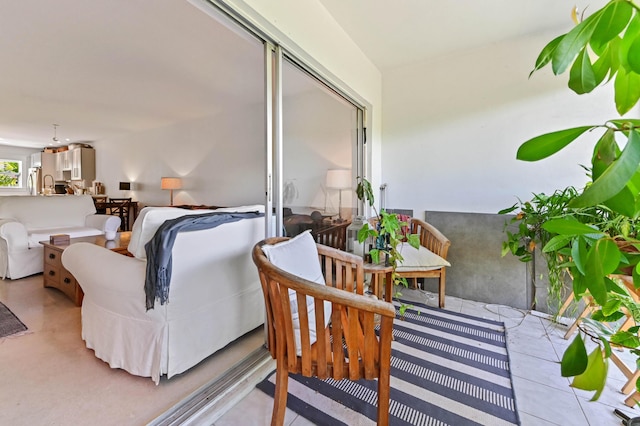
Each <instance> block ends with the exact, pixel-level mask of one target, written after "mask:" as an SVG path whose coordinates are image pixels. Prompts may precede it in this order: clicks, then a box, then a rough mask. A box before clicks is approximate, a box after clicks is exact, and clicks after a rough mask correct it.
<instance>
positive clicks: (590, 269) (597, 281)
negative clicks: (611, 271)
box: [584, 246, 608, 305]
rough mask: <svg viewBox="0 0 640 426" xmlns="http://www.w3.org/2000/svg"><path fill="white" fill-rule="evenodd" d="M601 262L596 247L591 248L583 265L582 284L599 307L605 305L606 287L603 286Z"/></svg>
mask: <svg viewBox="0 0 640 426" xmlns="http://www.w3.org/2000/svg"><path fill="white" fill-rule="evenodd" d="M605 275H606V274H605V273H604V265H603V261H602V259H601V258H600V256H599V252H598V250H597V249H596V246H593V247H591V249H590V250H589V252H588V254H587V262H586V264H585V274H584V278H585V279H584V282H585V285H586V286H587V288H588V289H589V292H590V293H591V295H592V296H593V298H594V299H595V301H596V302H597V303H598V304H599V305H604V304H605V303H607V299H608V296H607V287H606V285H605V281H604V276H605Z"/></svg>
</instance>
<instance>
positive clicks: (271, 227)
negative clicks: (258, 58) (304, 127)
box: [188, 0, 370, 237]
mask: <svg viewBox="0 0 640 426" xmlns="http://www.w3.org/2000/svg"><path fill="white" fill-rule="evenodd" d="M188 1H189V3H191V4H192V5H194V6H195V7H197V8H199V9H200V10H202V11H203V12H205V13H207V14H209V15H210V16H213V17H214V19H216V20H218V21H220V22H222V23H223V24H224V22H225V21H231V25H233V24H234V23H235V25H236V27H234V30H237V31H243V30H244V31H245V32H246V33H248V34H250V35H252V36H254V37H256V38H257V39H258V40H260V41H262V43H263V45H264V75H265V91H264V92H265V111H264V119H265V154H266V160H265V161H266V165H265V166H266V175H265V199H264V203H265V237H271V236H282V235H283V233H284V226H283V196H282V195H283V130H282V105H283V99H282V66H283V60H284V58H286V59H287V60H288V61H290V62H292V63H293V64H294V65H296V66H297V67H299V68H300V69H301V70H302V71H304V72H306V73H307V74H308V75H309V76H310V77H312V78H315V79H316V80H317V81H318V82H320V83H321V84H322V85H323V86H325V87H326V88H327V89H329V90H331V91H332V92H334V93H335V94H337V95H338V96H340V97H341V98H343V99H344V100H345V101H347V102H348V103H350V104H352V105H353V106H354V107H355V108H356V110H357V119H356V120H357V124H356V129H355V131H356V148H355V149H356V155H355V158H354V160H355V161H354V162H355V164H353V170H355V171H356V176H364V177H368V178H370V173H369V170H368V167H367V165H368V164H369V158H370V153H368V152H367V141H366V133H367V132H366V127H365V126H366V123H367V108H366V106H365V105H364V104H363V102H360V101H358V100H357V99H356V97H357V95H355V94H352V93H349V92H348V91H347V90H343V88H341V87H340V86H338V85H337V84H334V83H333V82H332V81H331V78H330V77H329V76H328V71H326V72H323V71H322V70H320V69H318V68H317V67H314V66H313V65H312V64H311V63H310V62H309V61H305V60H303V59H302V58H301V57H299V56H297V55H296V54H295V53H294V52H292V51H290V50H287V49H286V47H285V46H282V45H281V43H279V42H278V40H277V39H276V37H275V36H273V35H272V34H271V33H270V32H269V30H267V29H266V25H261V24H259V23H258V22H256V20H255V19H252V18H251V17H250V16H248V15H247V14H246V13H243V12H242V11H241V10H237V9H235V8H234V7H233V6H231V5H229V4H228V3H227V2H225V1H223V0H188ZM364 209H365V206H364V203H363V202H362V201H358V202H357V203H356V214H364Z"/></svg>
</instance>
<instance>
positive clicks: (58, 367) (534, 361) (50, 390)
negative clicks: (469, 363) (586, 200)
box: [0, 275, 640, 426]
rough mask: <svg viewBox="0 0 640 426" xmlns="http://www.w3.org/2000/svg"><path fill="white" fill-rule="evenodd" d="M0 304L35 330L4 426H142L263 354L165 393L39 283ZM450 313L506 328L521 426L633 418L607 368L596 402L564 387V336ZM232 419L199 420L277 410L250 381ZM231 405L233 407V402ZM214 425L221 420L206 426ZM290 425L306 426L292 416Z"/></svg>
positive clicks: (27, 339)
mask: <svg viewBox="0 0 640 426" xmlns="http://www.w3.org/2000/svg"><path fill="white" fill-rule="evenodd" d="M404 294H405V297H406V298H409V299H411V300H416V301H426V302H427V303H429V304H431V305H433V306H435V305H436V299H435V297H434V296H433V295H432V294H431V293H427V292H422V291H419V290H413V291H412V290H405V292H404ZM0 301H1V302H3V303H4V304H6V305H7V306H9V308H10V309H11V310H12V311H13V312H14V313H16V315H18V317H19V318H20V319H21V320H22V321H23V322H24V323H25V324H26V325H27V326H28V327H29V333H28V334H26V335H23V336H20V337H15V338H7V339H0V377H1V380H0V425H5V424H6V425H62V426H64V425H79V424H100V425H144V424H147V423H148V422H150V421H153V419H155V418H156V417H157V416H160V415H161V414H162V413H164V412H165V411H166V410H168V409H169V408H170V407H172V406H174V405H175V404H177V403H178V402H179V401H181V400H182V399H183V398H186V397H188V396H189V395H190V394H192V393H193V392H194V391H195V390H197V389H199V388H200V387H202V386H203V385H205V384H206V383H209V382H210V381H211V380H213V379H215V378H216V377H219V376H220V375H222V374H223V373H224V372H225V371H227V370H228V369H229V368H230V367H231V366H233V365H235V364H236V363H237V362H238V360H240V359H242V358H243V357H244V356H246V355H248V354H249V353H251V352H252V351H253V350H255V349H256V348H258V347H260V346H261V345H262V336H263V335H262V331H261V330H257V331H256V332H254V333H252V334H251V335H249V336H247V337H246V338H244V339H241V341H239V342H238V343H237V344H234V345H232V346H231V347H230V348H229V349H228V350H224V351H221V352H220V353H218V354H216V355H214V356H212V357H210V358H208V359H207V360H205V361H203V362H202V363H201V364H199V365H198V366H196V367H194V368H193V369H191V370H189V371H188V372H186V373H184V374H182V375H179V376H177V377H174V378H172V379H171V380H166V379H165V378H163V379H162V380H161V383H160V385H159V386H156V385H154V384H153V382H152V381H151V379H148V378H141V377H136V376H131V375H129V374H128V373H126V372H124V371H121V370H113V369H111V368H109V366H108V365H107V364H105V363H104V362H102V361H100V360H99V359H97V358H96V357H95V356H94V355H93V352H92V351H91V350H89V349H87V348H86V347H85V346H84V342H83V341H82V340H81V338H80V308H78V307H75V306H74V305H73V303H71V302H70V301H69V300H68V299H67V298H66V297H65V296H64V295H63V294H62V293H60V292H58V291H57V290H53V289H44V288H43V287H42V275H37V276H34V277H30V278H26V279H22V280H16V281H0ZM446 305H447V309H450V310H452V311H456V312H463V313H467V314H471V315H476V316H479V317H485V318H491V319H496V320H499V321H504V322H505V324H506V326H507V336H508V342H509V355H510V360H511V366H512V370H513V382H514V388H515V393H516V401H517V405H518V409H519V412H520V417H521V421H522V424H523V425H525V426H529V425H535V426H538V425H540V426H544V425H562V426H567V425H593V426H595V425H598V426H600V425H619V424H621V422H620V420H619V419H618V418H617V417H615V416H614V414H613V410H614V408H619V409H621V410H623V411H625V412H626V413H628V414H629V415H631V416H634V415H636V416H640V409H633V410H631V409H629V408H627V407H625V406H624V404H623V400H624V395H622V394H621V393H620V392H619V389H620V388H621V387H622V384H623V383H624V376H623V375H622V374H621V373H620V372H619V371H618V370H617V368H616V367H615V366H613V365H612V366H611V367H610V375H609V376H610V377H609V380H608V383H607V389H606V390H605V392H604V393H603V395H602V397H601V398H600V399H599V401H597V402H589V399H590V397H591V394H590V393H587V392H583V391H576V390H574V389H573V388H571V387H569V381H568V380H567V379H564V378H562V377H560V367H559V359H560V357H561V356H562V353H563V351H564V349H565V348H566V347H567V345H568V344H569V341H566V340H564V339H563V335H564V332H565V330H566V327H565V326H562V325H557V324H554V323H551V322H549V321H548V320H546V319H544V318H541V317H539V316H536V315H532V314H526V315H525V313H523V312H521V311H519V310H516V309H513V308H510V307H506V306H497V305H488V304H485V303H479V302H473V301H468V300H463V299H459V298H454V297H447V300H446ZM246 386H247V387H249V388H248V389H238V390H236V391H235V392H238V393H240V394H241V395H245V394H246V396H244V397H241V396H239V397H238V398H236V399H239V402H237V403H236V404H235V405H233V406H232V407H231V408H230V409H229V410H228V411H226V412H225V413H221V412H220V410H219V409H218V412H215V413H208V414H209V415H207V413H199V416H198V419H199V420H195V419H194V420H193V421H192V422H191V424H196V425H200V424H202V425H212V424H215V426H225V425H262V424H264V425H267V424H269V421H270V417H271V404H272V400H270V399H269V398H268V397H266V396H265V395H264V394H263V393H262V392H260V391H258V390H255V389H253V390H251V389H252V388H253V386H254V385H253V384H252V383H251V381H247V385H246ZM230 399H233V398H230ZM204 419H214V420H204ZM285 424H286V425H295V426H300V425H307V424H309V422H307V421H306V420H305V419H303V418H302V417H300V416H298V415H297V414H295V413H293V412H288V413H287V416H286V418H285Z"/></svg>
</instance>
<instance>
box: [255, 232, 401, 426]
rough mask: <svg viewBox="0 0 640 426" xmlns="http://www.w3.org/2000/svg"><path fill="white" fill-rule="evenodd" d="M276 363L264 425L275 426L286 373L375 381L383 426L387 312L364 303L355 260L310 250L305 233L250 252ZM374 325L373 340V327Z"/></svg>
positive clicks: (378, 304)
mask: <svg viewBox="0 0 640 426" xmlns="http://www.w3.org/2000/svg"><path fill="white" fill-rule="evenodd" d="M253 261H254V263H255V265H256V266H257V268H258V273H259V275H260V282H261V284H262V291H263V295H264V301H265V307H266V317H267V318H266V319H267V321H266V322H267V344H268V349H269V351H270V353H271V356H272V358H274V359H275V360H276V389H275V395H274V402H273V413H272V417H271V425H282V424H283V421H284V415H285V411H286V406H287V393H288V379H289V373H295V374H301V375H302V376H306V377H317V378H319V379H327V378H333V379H334V380H343V379H348V380H359V379H367V380H373V379H378V402H377V404H378V407H377V419H378V424H380V425H387V424H388V421H389V404H390V403H389V393H390V362H391V340H392V328H393V319H394V317H395V308H394V307H393V305H392V304H391V303H389V302H385V301H382V300H377V299H376V298H375V297H372V296H370V295H364V270H363V260H362V258H361V257H360V256H355V255H353V254H350V253H346V252H343V251H340V250H337V249H335V248H332V247H327V246H324V245H321V244H316V243H315V241H314V240H313V237H312V236H311V234H310V233H309V231H306V232H304V233H302V234H300V235H298V236H296V237H294V238H292V239H289V238H286V237H285V238H283V237H279V238H268V239H266V240H263V241H261V242H259V243H258V244H256V245H255V246H254V248H253ZM377 324H379V325H380V328H379V335H377V334H376V326H377Z"/></svg>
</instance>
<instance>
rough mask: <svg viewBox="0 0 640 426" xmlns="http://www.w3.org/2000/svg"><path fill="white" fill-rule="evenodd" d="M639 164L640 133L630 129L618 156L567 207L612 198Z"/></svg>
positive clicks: (586, 204)
mask: <svg viewBox="0 0 640 426" xmlns="http://www.w3.org/2000/svg"><path fill="white" fill-rule="evenodd" d="M639 83H640V82H639ZM639 87H640V85H639ZM639 164H640V135H639V134H638V132H637V131H632V132H629V141H628V142H627V145H626V146H625V147H624V149H623V150H622V154H620V157H619V158H618V159H617V160H616V161H615V162H614V163H613V164H612V165H611V166H609V167H608V168H607V170H605V171H604V173H602V175H601V176H600V177H599V178H598V179H596V180H595V181H594V182H593V184H591V185H590V186H588V187H587V188H586V189H585V191H584V192H583V193H582V194H581V195H580V196H578V197H576V198H574V199H573V200H571V201H570V202H569V207H572V208H580V207H589V206H595V205H596V204H599V203H602V202H603V201H606V200H608V199H610V198H612V197H613V196H615V195H616V194H617V193H618V192H620V191H621V190H622V188H624V187H625V185H626V184H627V181H629V180H630V179H631V177H632V176H633V175H634V174H635V172H636V171H637V170H638V165H639Z"/></svg>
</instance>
